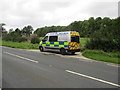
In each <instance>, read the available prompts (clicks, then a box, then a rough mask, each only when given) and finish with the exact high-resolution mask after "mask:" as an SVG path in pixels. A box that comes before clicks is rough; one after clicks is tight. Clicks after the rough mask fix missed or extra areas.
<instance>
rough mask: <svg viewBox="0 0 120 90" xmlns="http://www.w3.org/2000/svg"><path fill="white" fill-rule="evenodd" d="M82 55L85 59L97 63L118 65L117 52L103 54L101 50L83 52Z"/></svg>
mask: <svg viewBox="0 0 120 90" xmlns="http://www.w3.org/2000/svg"><path fill="white" fill-rule="evenodd" d="M82 55H83V56H85V57H87V58H90V59H94V60H98V61H104V62H111V63H116V64H120V55H119V52H104V51H101V50H84V51H83V53H82Z"/></svg>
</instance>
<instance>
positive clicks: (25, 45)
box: [2, 41, 39, 49]
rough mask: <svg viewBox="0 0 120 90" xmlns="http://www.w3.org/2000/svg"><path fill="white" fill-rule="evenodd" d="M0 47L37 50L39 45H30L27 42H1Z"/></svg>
mask: <svg viewBox="0 0 120 90" xmlns="http://www.w3.org/2000/svg"><path fill="white" fill-rule="evenodd" d="M2 46H7V47H11V48H21V49H38V48H39V44H31V43H29V42H22V43H18V42H11V41H2Z"/></svg>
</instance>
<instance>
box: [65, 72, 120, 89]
mask: <svg viewBox="0 0 120 90" xmlns="http://www.w3.org/2000/svg"><path fill="white" fill-rule="evenodd" d="M65 71H66V72H69V73H72V74H76V75H79V76H82V77H85V78H89V79H92V80H96V81H99V82H103V83H107V84H110V85H113V86H117V87H120V85H118V84H115V83H112V82H108V81H105V80H102V79H98V78H95V77H91V76H88V75H85V74H81V73H77V72H74V71H70V70H65Z"/></svg>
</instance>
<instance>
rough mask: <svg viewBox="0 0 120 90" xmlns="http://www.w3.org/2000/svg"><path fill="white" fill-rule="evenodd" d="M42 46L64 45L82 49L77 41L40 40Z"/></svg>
mask: <svg viewBox="0 0 120 90" xmlns="http://www.w3.org/2000/svg"><path fill="white" fill-rule="evenodd" d="M39 45H40V46H48V47H64V48H69V49H80V44H79V43H77V42H48V41H47V42H40V44H39Z"/></svg>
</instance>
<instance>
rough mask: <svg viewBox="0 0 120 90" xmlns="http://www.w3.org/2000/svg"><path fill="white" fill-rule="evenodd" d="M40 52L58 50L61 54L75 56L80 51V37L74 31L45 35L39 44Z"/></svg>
mask: <svg viewBox="0 0 120 90" xmlns="http://www.w3.org/2000/svg"><path fill="white" fill-rule="evenodd" d="M39 49H40V51H41V52H43V51H45V50H47V49H48V50H58V51H60V53H61V54H63V55H64V54H66V53H70V54H75V52H79V51H80V35H79V33H78V32H76V31H66V32H51V33H47V34H46V35H45V37H44V39H43V40H42V41H41V42H40V43H39Z"/></svg>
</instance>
